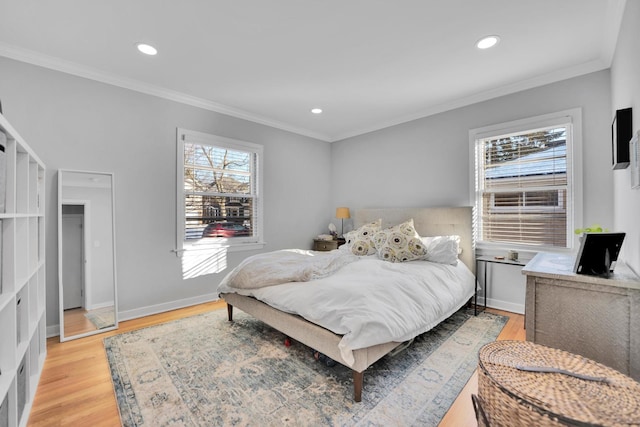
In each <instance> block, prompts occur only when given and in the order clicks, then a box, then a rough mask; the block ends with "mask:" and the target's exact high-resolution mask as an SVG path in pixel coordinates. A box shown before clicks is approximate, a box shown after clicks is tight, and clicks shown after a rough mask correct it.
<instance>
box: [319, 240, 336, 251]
mask: <svg viewBox="0 0 640 427" xmlns="http://www.w3.org/2000/svg"><path fill="white" fill-rule="evenodd" d="M334 249H338V241H337V240H322V239H313V250H314V251H332V250H334Z"/></svg>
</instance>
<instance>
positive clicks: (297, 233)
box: [0, 57, 334, 326]
mask: <svg viewBox="0 0 640 427" xmlns="http://www.w3.org/2000/svg"><path fill="white" fill-rule="evenodd" d="M0 98H1V99H2V107H3V111H4V115H5V117H6V118H7V119H8V120H9V121H10V122H11V124H12V125H13V126H14V127H15V128H16V129H17V130H18V132H19V133H20V134H21V135H22V137H23V138H24V139H25V140H26V141H27V143H28V144H29V145H30V146H31V147H32V148H33V150H34V151H35V152H36V153H37V154H38V156H39V157H40V158H41V159H42V161H43V162H44V163H45V164H46V166H47V185H46V198H47V200H46V214H47V221H46V228H47V230H46V239H47V242H46V256H47V325H49V326H52V325H57V324H58V288H57V283H58V280H57V270H58V268H57V237H56V229H57V212H56V206H57V169H58V168H64V169H79V170H86V171H90V170H94V171H99V172H113V173H114V174H115V197H116V199H115V207H116V250H117V256H116V261H117V268H118V272H117V279H118V302H119V311H120V312H121V313H123V314H125V317H126V316H129V317H131V316H132V315H142V314H146V313H149V312H153V311H158V310H164V309H170V308H174V307H176V306H180V305H186V304H190V303H196V302H199V301H202V300H203V299H207V298H212V297H214V295H213V293H214V292H215V287H216V285H217V283H218V282H219V281H220V280H221V278H222V275H223V274H224V273H226V272H227V271H228V269H229V268H231V267H233V266H235V265H236V264H237V263H238V262H239V261H240V260H241V259H243V258H244V257H245V256H247V255H249V254H252V253H254V252H233V253H229V254H227V256H226V260H225V263H226V266H227V269H225V270H223V271H222V272H220V273H219V274H213V275H205V276H200V277H197V278H194V279H188V280H184V279H183V276H182V265H181V260H180V258H178V257H176V255H175V254H174V253H172V252H171V250H172V249H174V248H175V235H176V213H175V212H176V208H175V203H176V200H175V199H176V177H175V173H176V172H175V170H176V166H175V163H176V140H175V139H176V128H178V127H181V128H186V129H192V130H196V131H200V132H207V133H212V134H216V135H221V136H225V137H229V138H235V139H240V140H245V141H249V142H254V143H258V144H263V145H264V169H265V176H264V178H265V185H264V200H265V202H264V203H265V204H264V209H265V218H264V224H265V235H264V237H265V241H266V242H267V245H266V247H265V248H264V250H273V249H281V248H286V247H303V248H311V243H312V238H313V236H314V235H316V234H318V233H320V232H322V231H324V230H325V229H326V224H327V221H326V218H328V217H331V216H332V215H333V213H332V212H333V210H334V207H333V206H332V205H330V204H329V203H330V192H329V178H328V174H329V171H330V149H331V146H330V144H328V143H324V142H320V141H317V140H314V139H312V138H307V137H302V136H299V135H296V134H292V133H289V132H284V131H280V130H277V129H273V128H270V127H268V126H263V125H259V124H256V123H252V122H248V121H245V120H241V119H236V118H232V117H229V116H225V115H222V114H218V113H214V112H211V111H207V110H203V109H199V108H195V107H190V106H186V105H183V104H179V103H176V102H172V101H167V100H164V99H160V98H156V97H153V96H148V95H144V94H141V93H138V92H134V91H131V90H126V89H121V88H117V87H114V86H110V85H107V84H102V83H98V82H95V81H91V80H87V79H83V78H79V77H75V76H71V75H67V74H64V73H59V72H56V71H51V70H48V69H44V68H41V67H37V66H32V65H29V64H25V63H21V62H18V61H13V60H10V59H7V58H2V57H0Z"/></svg>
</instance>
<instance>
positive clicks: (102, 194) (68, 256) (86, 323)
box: [58, 169, 118, 341]
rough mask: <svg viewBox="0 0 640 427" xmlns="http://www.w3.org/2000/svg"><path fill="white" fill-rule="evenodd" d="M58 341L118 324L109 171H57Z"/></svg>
mask: <svg viewBox="0 0 640 427" xmlns="http://www.w3.org/2000/svg"><path fill="white" fill-rule="evenodd" d="M58 283H59V291H60V341H67V340H70V339H74V338H80V337H84V336H87V335H93V334H97V333H100V332H106V331H110V330H112V329H115V328H117V327H118V316H117V313H118V307H117V293H116V265H115V221H114V197H113V174H111V173H102V172H87V171H73V170H64V169H60V170H59V171H58Z"/></svg>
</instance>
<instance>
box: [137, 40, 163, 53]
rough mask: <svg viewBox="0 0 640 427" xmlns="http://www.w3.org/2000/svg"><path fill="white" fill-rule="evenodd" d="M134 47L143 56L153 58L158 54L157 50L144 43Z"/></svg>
mask: <svg viewBox="0 0 640 427" xmlns="http://www.w3.org/2000/svg"><path fill="white" fill-rule="evenodd" d="M136 47H137V48H138V50H139V51H140V52H142V53H144V54H145V55H151V56H153V55H155V54H157V53H158V49H156V48H155V47H153V46H151V45H149V44H146V43H137V44H136Z"/></svg>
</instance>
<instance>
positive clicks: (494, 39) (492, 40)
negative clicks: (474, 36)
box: [476, 36, 500, 49]
mask: <svg viewBox="0 0 640 427" xmlns="http://www.w3.org/2000/svg"><path fill="white" fill-rule="evenodd" d="M499 41H500V37H498V36H487V37H483V38H481V39H480V40H478V42H477V43H476V47H477V48H478V49H489V48H490V47H493V46H495V45H497V44H498V42H499Z"/></svg>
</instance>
